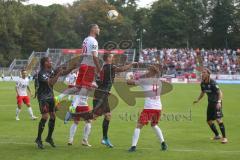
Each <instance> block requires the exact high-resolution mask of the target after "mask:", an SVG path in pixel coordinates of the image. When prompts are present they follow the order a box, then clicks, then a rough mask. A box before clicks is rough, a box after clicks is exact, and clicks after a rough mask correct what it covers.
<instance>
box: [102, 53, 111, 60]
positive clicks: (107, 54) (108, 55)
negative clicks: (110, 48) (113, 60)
mask: <svg viewBox="0 0 240 160" xmlns="http://www.w3.org/2000/svg"><path fill="white" fill-rule="evenodd" d="M111 55H112V54H111V53H105V54H103V61H104V62H105V61H106V60H107V59H108V57H110V56H111Z"/></svg>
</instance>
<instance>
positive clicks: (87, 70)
mask: <svg viewBox="0 0 240 160" xmlns="http://www.w3.org/2000/svg"><path fill="white" fill-rule="evenodd" d="M94 77H95V67H93V66H88V65H86V64H82V65H81V66H80V68H79V73H78V76H77V80H76V85H77V86H80V87H82V86H84V87H91V86H92V82H93V81H94Z"/></svg>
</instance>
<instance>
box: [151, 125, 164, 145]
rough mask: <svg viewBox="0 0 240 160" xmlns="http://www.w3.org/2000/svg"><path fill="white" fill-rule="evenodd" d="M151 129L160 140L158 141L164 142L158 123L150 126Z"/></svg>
mask: <svg viewBox="0 0 240 160" xmlns="http://www.w3.org/2000/svg"><path fill="white" fill-rule="evenodd" d="M152 128H153V130H154V131H155V133H156V135H157V137H158V139H159V140H160V143H162V142H164V138H163V134H162V131H161V129H160V128H159V127H158V125H155V126H153V127H152Z"/></svg>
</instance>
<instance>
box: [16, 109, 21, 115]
mask: <svg viewBox="0 0 240 160" xmlns="http://www.w3.org/2000/svg"><path fill="white" fill-rule="evenodd" d="M20 112H21V109H19V108H18V107H17V108H16V117H18V116H19V113H20Z"/></svg>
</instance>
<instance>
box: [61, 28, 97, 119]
mask: <svg viewBox="0 0 240 160" xmlns="http://www.w3.org/2000/svg"><path fill="white" fill-rule="evenodd" d="M99 33H100V29H99V27H98V25H97V24H91V25H90V26H89V36H88V37H87V38H85V39H84V41H83V44H82V57H83V59H82V61H81V65H80V67H79V73H78V75H77V80H76V87H78V88H79V94H78V95H75V96H76V98H75V100H76V101H77V100H80V99H81V96H84V97H87V96H88V94H89V90H91V89H93V88H94V87H96V85H95V83H94V78H95V70H96V73H100V64H99V59H98V42H97V40H96V37H97V36H98V35H99ZM78 103H79V102H75V103H72V104H78ZM76 108H77V106H76V105H75V106H74V105H71V106H70V107H69V110H76ZM66 116H67V115H66Z"/></svg>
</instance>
